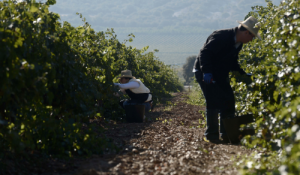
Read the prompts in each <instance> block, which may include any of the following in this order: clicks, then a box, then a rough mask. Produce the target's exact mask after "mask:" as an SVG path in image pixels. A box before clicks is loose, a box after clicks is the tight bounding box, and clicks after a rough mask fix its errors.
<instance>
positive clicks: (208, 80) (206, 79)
mask: <svg viewBox="0 0 300 175" xmlns="http://www.w3.org/2000/svg"><path fill="white" fill-rule="evenodd" d="M212 78H213V76H212V74H211V73H205V74H204V77H203V81H204V82H205V83H207V84H209V83H211V79H212Z"/></svg>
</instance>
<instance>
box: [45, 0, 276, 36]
mask: <svg viewBox="0 0 300 175" xmlns="http://www.w3.org/2000/svg"><path fill="white" fill-rule="evenodd" d="M212 1H214V3H212ZM272 2H274V3H275V4H277V5H278V4H279V2H280V0H273V1H272ZM255 5H263V6H265V5H266V2H265V1H263V0H253V1H247V0H239V1H237V0H201V1H197V0H184V1H183V0H172V1H170V0H152V1H145V0H144V1H140V0H125V1H124V0H113V1H111V0H101V1H97V0H86V1H82V0H63V1H62V0H57V4H56V5H55V6H53V7H51V8H50V9H51V10H53V11H54V12H57V13H59V14H60V15H61V19H62V20H64V21H69V22H71V23H72V24H73V25H75V26H76V25H80V24H81V21H80V20H79V19H78V17H77V16H76V15H75V13H76V12H79V13H82V14H83V16H84V17H85V18H86V19H87V21H88V22H89V23H91V24H92V26H93V28H95V29H98V30H105V29H106V28H111V27H113V28H123V29H124V28H127V29H128V28H129V30H125V31H124V30H123V31H124V32H129V31H130V32H135V33H137V32H143V33H147V32H149V30H145V29H144V30H143V29H141V28H155V29H156V30H153V29H151V30H150V31H153V32H155V33H157V32H167V33H172V32H174V31H178V29H180V31H184V32H185V33H187V32H193V33H194V32H195V33H198V31H197V29H196V28H198V29H199V28H202V29H216V28H227V27H231V26H232V25H235V24H236V20H243V19H244V16H245V15H246V14H247V13H248V12H249V11H251V7H252V6H255ZM132 28H137V29H138V30H135V29H133V30H132ZM130 29H131V30H130ZM184 29H186V30H184ZM119 32H122V31H119Z"/></svg>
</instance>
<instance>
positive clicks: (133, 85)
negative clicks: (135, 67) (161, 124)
mask: <svg viewBox="0 0 300 175" xmlns="http://www.w3.org/2000/svg"><path fill="white" fill-rule="evenodd" d="M114 85H115V86H119V87H120V91H121V92H123V93H124V94H126V91H125V90H126V89H136V88H139V87H140V84H139V83H138V82H134V81H133V82H128V83H125V84H120V83H114ZM151 99H152V95H151V94H149V96H148V99H147V100H146V102H147V101H150V100H151Z"/></svg>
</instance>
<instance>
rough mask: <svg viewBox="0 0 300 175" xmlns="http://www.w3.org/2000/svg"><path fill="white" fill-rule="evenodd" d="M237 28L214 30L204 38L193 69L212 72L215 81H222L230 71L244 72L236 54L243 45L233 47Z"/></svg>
mask: <svg viewBox="0 0 300 175" xmlns="http://www.w3.org/2000/svg"><path fill="white" fill-rule="evenodd" d="M237 30H238V28H237V27H236V28H232V29H224V30H217V31H214V32H213V33H212V34H211V35H210V36H209V37H208V38H207V40H206V42H205V43H204V45H203V47H202V48H201V49H200V53H199V55H198V56H197V58H196V61H195V64H194V69H198V70H200V71H201V72H202V73H212V74H213V79H214V80H215V81H224V80H226V79H227V78H228V74H229V72H230V71H238V72H240V73H241V74H245V71H243V69H241V68H240V65H239V63H238V54H239V52H240V50H241V49H242V47H243V44H241V45H240V46H239V47H238V48H235V40H234V37H235V33H236V32H237Z"/></svg>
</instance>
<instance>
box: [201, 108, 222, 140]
mask: <svg viewBox="0 0 300 175" xmlns="http://www.w3.org/2000/svg"><path fill="white" fill-rule="evenodd" d="M218 117H219V110H218V109H206V122H207V129H206V131H205V134H204V135H205V137H206V139H207V140H219V119H218Z"/></svg>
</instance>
